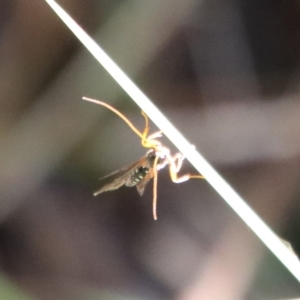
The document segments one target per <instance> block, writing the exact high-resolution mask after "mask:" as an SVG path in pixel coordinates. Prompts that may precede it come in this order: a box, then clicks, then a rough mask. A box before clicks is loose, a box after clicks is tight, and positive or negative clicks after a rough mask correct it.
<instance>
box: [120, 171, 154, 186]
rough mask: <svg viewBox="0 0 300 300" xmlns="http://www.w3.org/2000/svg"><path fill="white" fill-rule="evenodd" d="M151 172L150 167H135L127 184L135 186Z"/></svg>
mask: <svg viewBox="0 0 300 300" xmlns="http://www.w3.org/2000/svg"><path fill="white" fill-rule="evenodd" d="M148 173H149V168H147V167H139V168H137V169H135V170H134V171H133V172H132V173H131V176H130V178H129V180H128V181H127V182H126V184H125V185H126V186H135V185H137V184H138V183H140V182H141V181H142V180H144V178H145V177H146V175H147V174H148Z"/></svg>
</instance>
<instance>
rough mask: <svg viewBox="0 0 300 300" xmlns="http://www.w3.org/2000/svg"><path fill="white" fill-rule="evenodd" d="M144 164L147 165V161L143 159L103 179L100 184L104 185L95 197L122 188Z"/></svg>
mask: <svg viewBox="0 0 300 300" xmlns="http://www.w3.org/2000/svg"><path fill="white" fill-rule="evenodd" d="M144 163H145V159H144V157H143V158H141V159H140V160H138V161H137V162H135V163H133V164H131V165H129V166H127V167H124V168H122V169H120V170H117V171H115V172H113V173H110V174H108V175H107V176H104V177H101V178H100V183H102V187H101V188H100V189H99V190H97V191H96V192H95V193H94V196H97V195H99V194H101V193H103V192H107V191H112V190H116V189H118V188H120V187H121V186H123V185H124V184H125V183H126V180H127V179H128V176H131V173H132V171H133V170H135V169H137V168H139V167H140V166H142V165H143V164H144Z"/></svg>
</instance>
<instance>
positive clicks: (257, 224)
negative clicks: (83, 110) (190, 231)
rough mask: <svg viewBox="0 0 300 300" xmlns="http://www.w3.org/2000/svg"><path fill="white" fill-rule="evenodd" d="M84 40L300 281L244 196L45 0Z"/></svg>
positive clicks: (298, 270) (289, 256) (287, 253)
mask: <svg viewBox="0 0 300 300" xmlns="http://www.w3.org/2000/svg"><path fill="white" fill-rule="evenodd" d="M45 1H46V2H47V3H48V4H49V5H50V6H51V8H52V9H53V10H54V11H55V12H56V14H57V15H58V16H59V17H60V18H61V19H62V21H63V22H64V23H65V24H66V25H67V26H68V27H69V29H70V30H71V31H72V32H73V33H74V35H75V36H77V38H78V39H79V40H80V41H81V42H82V44H83V45H84V46H85V47H86V48H87V49H88V50H89V51H90V52H91V54H92V55H93V56H94V57H95V58H96V59H97V60H98V61H99V63H100V64H101V65H102V66H103V67H104V68H105V69H106V71H107V72H108V73H109V74H110V75H111V76H112V77H113V78H114V79H115V81H116V82H118V84H119V85H120V86H121V87H122V88H123V89H124V91H125V92H126V93H127V94H128V95H129V96H130V97H131V98H132V100H133V101H135V103H136V104H137V105H138V106H139V107H140V108H141V109H142V110H143V111H144V112H145V113H146V114H147V115H148V116H149V118H150V119H151V120H152V121H153V123H155V124H156V125H157V127H158V128H159V129H161V130H162V131H163V133H164V135H165V136H167V137H168V138H169V140H170V141H171V142H172V143H173V144H174V145H175V146H176V147H177V148H178V149H179V151H180V152H181V153H182V154H183V155H184V156H185V157H186V159H187V160H189V161H190V163H191V164H192V165H193V166H194V167H195V169H196V170H197V171H198V172H199V173H200V174H203V176H204V177H205V178H206V180H207V181H208V182H209V183H210V185H211V186H212V187H213V188H214V189H215V190H216V191H217V192H218V193H219V195H220V196H221V197H222V198H223V199H224V200H225V201H226V202H227V203H228V204H229V205H230V206H231V208H232V209H233V210H234V211H235V212H236V213H237V214H238V215H239V216H240V217H241V218H242V219H243V221H244V222H245V223H246V224H247V225H248V226H249V228H251V229H252V230H253V232H254V233H255V234H256V235H257V236H258V237H259V238H260V239H261V240H262V242H263V243H264V244H265V245H266V246H267V247H268V248H269V249H270V250H271V251H272V252H273V253H274V255H275V256H277V258H278V259H279V260H280V261H281V262H282V263H283V264H284V265H285V266H286V268H287V269H288V270H289V271H290V272H291V273H292V274H293V275H294V276H295V278H296V279H297V280H298V281H299V282H300V261H299V259H298V258H297V257H296V256H295V254H294V253H292V252H291V250H290V249H289V248H288V247H287V246H286V245H285V244H284V243H283V242H282V240H281V239H280V238H279V237H278V236H277V235H276V234H275V233H274V232H273V231H272V230H271V229H270V228H269V227H268V226H267V225H266V224H265V223H264V221H263V220H262V219H261V218H260V217H259V216H258V215H257V214H256V213H255V212H254V211H253V210H252V209H251V207H250V206H249V205H248V204H247V203H246V202H245V201H244V200H243V199H242V197H241V196H240V195H239V194H238V193H237V192H236V191H235V190H234V189H233V188H232V187H231V186H230V185H229V184H228V183H227V182H226V181H225V180H224V179H223V178H222V177H221V176H220V175H219V174H218V173H217V171H216V170H215V169H214V168H213V167H212V166H211V165H210V164H209V163H208V162H207V161H206V160H205V158H204V157H203V156H202V155H201V154H200V153H199V152H198V151H196V150H195V149H194V148H193V147H192V146H191V144H190V143H189V142H188V141H187V140H186V139H185V138H184V136H183V135H182V134H181V133H180V132H179V131H178V130H177V129H176V128H175V127H174V126H173V125H172V124H171V123H170V121H169V120H168V119H167V118H166V117H165V116H164V115H163V114H162V113H161V112H160V111H159V110H158V109H157V107H156V106H155V105H154V104H153V103H152V102H151V101H150V99H149V98H148V97H147V96H146V95H145V94H144V93H143V92H142V91H141V90H140V89H139V88H138V87H137V86H136V85H135V84H134V82H133V81H132V80H131V79H130V78H129V77H128V76H127V75H126V74H125V73H124V72H123V71H122V70H121V69H120V67H119V66H118V65H117V64H116V63H115V62H114V61H113V60H112V59H111V58H110V57H109V56H108V55H107V54H106V53H105V52H104V51H103V49H102V48H101V47H100V46H99V45H97V44H96V43H95V41H94V40H93V39H92V38H91V37H90V36H89V35H87V34H86V33H85V31H84V30H83V29H82V28H81V27H80V26H79V25H78V24H77V23H76V22H75V21H74V20H73V19H72V18H71V17H70V16H69V15H68V14H67V13H66V12H65V11H64V10H63V9H62V8H61V7H60V6H59V5H58V4H57V3H56V2H55V1H54V0H45Z"/></svg>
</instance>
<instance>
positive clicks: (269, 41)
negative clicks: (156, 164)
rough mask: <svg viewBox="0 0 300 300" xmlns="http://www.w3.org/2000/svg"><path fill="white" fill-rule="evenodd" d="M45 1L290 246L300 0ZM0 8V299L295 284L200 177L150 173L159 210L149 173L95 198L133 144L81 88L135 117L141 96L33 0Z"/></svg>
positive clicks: (183, 293) (194, 292)
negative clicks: (126, 83)
mask: <svg viewBox="0 0 300 300" xmlns="http://www.w3.org/2000/svg"><path fill="white" fill-rule="evenodd" d="M58 3H59V4H60V5H62V6H63V7H64V9H66V11H68V12H69V13H70V14H71V16H73V18H74V19H75V20H76V21H77V22H79V24H80V25H81V26H82V27H83V28H84V29H85V30H86V31H87V32H88V33H89V34H91V35H93V36H94V37H95V39H96V41H97V42H99V44H100V45H102V46H103V48H104V49H105V50H106V51H107V52H108V53H109V54H110V55H111V57H112V58H113V59H115V61H116V62H117V63H118V64H119V65H120V66H121V67H122V68H123V70H124V71H125V72H127V73H128V74H129V76H130V77H131V78H132V79H134V81H135V82H136V83H137V84H138V85H139V86H140V87H141V89H142V90H143V91H144V92H145V93H146V94H147V95H148V96H149V97H150V98H151V99H153V101H154V102H155V104H156V105H157V106H158V107H159V108H160V109H161V110H162V111H163V112H164V113H166V115H167V116H168V117H169V118H170V119H171V121H172V122H173V123H174V124H175V125H176V126H177V127H178V128H179V130H180V131H181V132H183V133H184V134H185V135H186V136H187V138H188V139H189V140H190V141H191V142H192V143H193V144H195V145H196V147H197V149H199V150H200V151H201V152H202V153H203V154H204V156H205V157H206V158H207V159H208V160H209V161H210V162H212V164H213V165H214V166H215V167H216V168H217V169H218V170H219V171H220V172H221V173H222V174H223V175H224V176H225V178H226V179H227V180H228V181H229V182H230V183H231V184H232V185H233V186H234V187H235V188H236V190H237V191H238V192H239V193H240V194H241V195H242V196H244V197H245V199H247V201H248V203H249V204H250V205H251V206H252V207H253V208H254V209H255V210H256V211H257V212H258V214H259V215H260V216H261V217H262V218H263V219H264V220H266V222H267V223H268V224H269V225H270V226H271V227H272V228H273V229H274V230H275V231H276V232H277V233H278V235H280V236H281V237H282V238H283V239H285V240H287V241H289V242H291V244H292V246H293V247H294V250H295V252H296V253H298V254H299V252H300V239H299V233H300V220H299V215H300V201H299V200H300V185H299V181H300V138H299V137H300V100H299V95H300V94H299V93H300V89H299V83H300V76H299V75H300V73H299V58H300V4H299V2H298V1H295V0H294V1H293V0H291V1H278V0H275V1H274V0H273V1H270V0H259V1H258V0H244V1H238V0H229V1H220V0H210V1H201V0H185V1H181V0H159V1H158V0H153V1H138V0H126V1H106V0H102V1H100V0H60V1H58ZM0 14H1V18H0V39H1V42H0V91H1V94H0V95H1V96H0V191H1V198H0V199H1V200H0V268H1V276H0V299H12V300H17V299H28V300H30V299H72V300H73V299H91V300H94V299H112V300H113V299H117V300H122V299H137V300H138V299H176V300H198V299H209V300H210V299H212V300H218V299H222V300H227V299H228V300H233V299H239V300H240V299H288V298H292V297H296V296H297V295H298V296H299V294H300V288H299V283H298V282H297V281H296V280H295V279H294V278H293V277H292V275H291V274H290V273H289V272H288V271H287V270H286V269H285V268H284V267H283V266H282V265H281V264H280V263H279V262H278V261H277V259H276V258H274V257H273V255H272V254H271V253H270V252H269V251H268V250H267V249H266V248H265V247H264V246H263V245H262V243H261V242H260V241H259V240H258V239H257V238H256V237H255V236H254V235H253V234H252V232H251V231H250V230H249V229H248V228H247V227H246V226H245V225H244V224H243V222H242V221H241V220H240V219H239V218H238V217H237V216H236V215H235V213H234V212H233V211H231V209H230V208H228V207H227V206H226V204H225V203H224V202H223V201H222V199H220V197H219V196H218V195H216V193H215V192H214V190H212V188H210V186H209V185H208V184H207V183H206V182H205V180H203V181H202V180H201V181H199V180H191V181H189V182H186V183H184V184H179V185H176V184H173V183H172V182H171V181H170V179H169V176H168V172H167V170H164V171H161V172H160V174H159V183H158V217H159V219H158V221H153V219H152V214H151V201H152V190H151V187H150V185H151V184H149V186H148V188H147V190H146V192H145V195H144V196H143V197H142V198H141V197H140V196H139V195H138V193H137V192H136V190H135V189H134V188H132V189H130V188H121V189H119V190H117V191H113V192H110V193H104V194H101V195H100V196H99V197H97V198H95V197H93V195H92V194H93V192H94V191H95V190H96V189H97V188H99V182H98V178H99V177H101V176H104V175H106V174H107V173H109V172H112V171H115V170H117V169H119V168H121V167H123V166H126V165H127V164H130V163H132V162H134V161H135V160H137V159H139V158H140V157H142V156H143V155H144V153H145V149H143V148H142V147H141V146H140V141H139V139H138V138H137V137H136V136H135V134H134V133H133V132H131V131H130V129H128V127H127V126H126V125H125V124H124V123H123V122H122V121H121V120H120V119H119V118H118V117H116V116H115V115H114V114H112V113H111V112H109V111H108V110H106V109H105V108H103V107H100V106H96V105H94V104H92V103H87V102H84V101H82V100H81V97H82V96H87V97H94V98H96V99H101V100H103V101H106V102H108V103H110V104H113V105H114V106H115V107H117V108H118V109H120V110H121V111H122V112H124V113H125V114H126V115H127V116H128V117H129V118H130V119H131V120H132V121H133V122H134V123H135V124H137V126H138V127H139V128H141V129H142V128H143V119H142V117H141V115H140V110H139V108H138V107H136V106H135V105H134V104H133V103H132V102H131V101H130V99H129V98H128V96H127V95H125V94H124V92H123V91H122V90H121V88H120V87H119V86H118V85H117V84H116V83H115V82H114V81H113V80H112V79H111V78H110V76H109V75H108V74H107V73H106V72H105V71H104V70H103V68H102V67H101V66H100V65H99V64H98V63H97V62H96V61H95V59H94V58H93V57H91V55H90V54H89V53H88V52H87V51H86V50H85V49H84V47H83V46H82V45H81V44H80V43H79V42H78V41H77V39H76V38H75V37H74V36H73V35H72V33H71V32H70V31H69V30H68V29H67V28H66V27H65V25H64V24H63V23H62V22H61V21H60V19H59V18H58V17H57V16H56V15H55V13H54V12H53V11H52V10H51V8H50V7H49V6H48V5H47V4H46V2H44V1H41V0H31V1H22V0H2V1H1V2H0ZM152 127H153V126H152ZM152 130H153V131H155V130H156V128H152ZM165 143H166V144H167V145H169V144H168V141H165ZM173 150H175V149H173ZM183 172H193V170H192V169H191V167H190V166H189V164H188V163H186V164H185V166H184V170H183Z"/></svg>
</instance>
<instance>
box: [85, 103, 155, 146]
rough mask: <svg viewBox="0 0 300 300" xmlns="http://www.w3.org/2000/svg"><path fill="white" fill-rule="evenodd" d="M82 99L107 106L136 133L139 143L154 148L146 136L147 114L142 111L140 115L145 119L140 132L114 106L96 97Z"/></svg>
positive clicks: (147, 126)
mask: <svg viewBox="0 0 300 300" xmlns="http://www.w3.org/2000/svg"><path fill="white" fill-rule="evenodd" d="M82 99H83V100H85V101H89V102H93V103H96V104H99V105H102V106H104V107H106V108H108V109H109V110H110V111H112V112H113V113H115V114H116V115H117V116H118V117H120V118H121V119H122V120H123V121H124V122H125V123H126V124H127V125H128V126H129V128H130V129H131V130H132V131H133V132H134V133H135V134H136V135H137V136H139V137H140V138H141V143H142V145H143V147H145V148H155V145H156V144H155V143H152V142H151V140H150V139H148V138H147V136H148V132H149V129H150V127H149V119H148V116H147V115H146V114H145V113H144V112H143V111H142V115H143V117H144V119H145V129H144V131H143V132H140V131H139V130H138V129H137V128H136V127H135V126H134V125H133V124H132V123H131V122H130V121H129V119H128V118H126V117H125V116H124V115H123V114H122V113H121V112H120V111H118V110H117V109H116V108H114V107H113V106H111V105H109V104H107V103H105V102H103V101H100V100H96V99H92V98H88V97H82Z"/></svg>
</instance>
